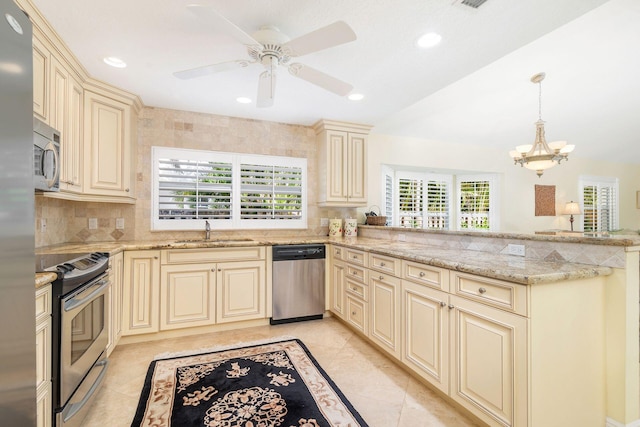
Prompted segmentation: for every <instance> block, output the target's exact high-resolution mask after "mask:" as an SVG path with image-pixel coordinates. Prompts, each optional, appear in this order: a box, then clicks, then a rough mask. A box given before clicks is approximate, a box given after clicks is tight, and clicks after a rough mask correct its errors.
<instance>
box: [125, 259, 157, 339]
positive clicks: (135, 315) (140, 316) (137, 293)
mask: <svg viewBox="0 0 640 427" xmlns="http://www.w3.org/2000/svg"><path fill="white" fill-rule="evenodd" d="M159 276H160V251H127V252H125V253H124V276H123V277H124V286H123V290H124V294H123V296H122V297H123V300H122V307H123V312H122V335H138V334H147V333H151V332H158V330H159V318H158V309H159V305H160V296H159V293H160V292H159V290H160V278H159Z"/></svg>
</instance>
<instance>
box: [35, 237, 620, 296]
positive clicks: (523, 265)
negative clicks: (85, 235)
mask: <svg viewBox="0 0 640 427" xmlns="http://www.w3.org/2000/svg"><path fill="white" fill-rule="evenodd" d="M305 243H332V244H337V245H340V246H345V247H351V248H355V249H359V250H363V251H368V252H374V253H378V254H382V255H388V256H393V257H397V258H401V259H406V260H410V261H416V262H420V263H424V264H428V265H433V266H436V267H442V268H447V269H450V270H455V271H461V272H466V273H471V274H477V275H480V276H485V277H491V278H495V279H501V280H507V281H510V282H515V283H520V284H524V285H535V284H540V283H552V282H558V281H562V280H575V279H584V278H589V277H596V276H607V275H610V274H611V273H612V269H611V268H610V267H599V266H594V265H587V264H576V263H567V262H564V263H563V262H548V261H540V260H531V259H527V258H522V257H517V256H513V255H500V254H488V253H487V252H480V251H472V250H457V249H442V248H437V247H433V246H427V245H424V244H419V243H411V242H398V241H389V240H383V239H372V238H362V237H352V238H346V237H331V238H329V237H323V236H309V237H301V236H292V237H259V238H255V239H243V238H238V239H234V238H228V239H220V240H211V241H191V242H175V241H135V242H133V241H132V242H117V243H114V242H105V243H66V244H59V245H54V246H48V247H43V248H39V249H38V253H67V252H69V253H81V252H95V251H99V252H108V253H110V254H111V255H114V254H117V253H119V252H122V251H125V250H146V249H197V248H225V247H242V246H271V245H279V244H305Z"/></svg>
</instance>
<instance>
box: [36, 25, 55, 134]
mask: <svg viewBox="0 0 640 427" xmlns="http://www.w3.org/2000/svg"><path fill="white" fill-rule="evenodd" d="M41 38H42V36H41V35H40V34H39V31H38V30H36V29H35V28H34V30H33V114H34V115H35V116H36V117H37V118H39V119H40V120H42V121H43V122H45V123H49V85H50V84H51V83H50V81H49V69H50V68H51V51H50V50H49V48H48V47H47V45H46V44H45V43H44V42H43V41H41Z"/></svg>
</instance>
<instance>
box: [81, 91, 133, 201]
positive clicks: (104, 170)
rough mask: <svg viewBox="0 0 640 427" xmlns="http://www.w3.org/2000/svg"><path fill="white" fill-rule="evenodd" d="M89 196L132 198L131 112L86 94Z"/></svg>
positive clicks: (121, 105) (86, 148) (86, 146)
mask: <svg viewBox="0 0 640 427" xmlns="http://www.w3.org/2000/svg"><path fill="white" fill-rule="evenodd" d="M84 95H85V96H84V109H85V115H84V118H85V121H84V127H85V132H84V135H85V155H84V158H85V166H86V167H85V181H84V184H85V193H88V194H96V195H106V196H126V197H131V194H130V181H131V179H130V178H131V175H130V174H131V161H132V159H131V136H130V135H129V132H130V130H131V123H130V121H131V108H130V107H129V106H128V105H126V104H123V103H121V102H118V101H116V100H113V99H111V98H107V97H105V96H102V95H99V94H96V93H93V92H90V91H88V90H87V91H85V92H84Z"/></svg>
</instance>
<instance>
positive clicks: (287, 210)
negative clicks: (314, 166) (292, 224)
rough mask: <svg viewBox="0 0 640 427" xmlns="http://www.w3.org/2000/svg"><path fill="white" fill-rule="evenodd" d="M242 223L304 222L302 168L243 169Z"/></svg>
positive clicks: (241, 179)
mask: <svg viewBox="0 0 640 427" xmlns="http://www.w3.org/2000/svg"><path fill="white" fill-rule="evenodd" d="M240 192H241V195H240V218H241V219H242V220H255V219H282V220H300V219H301V218H302V168H297V167H287V166H274V165H255V164H241V165H240Z"/></svg>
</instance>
